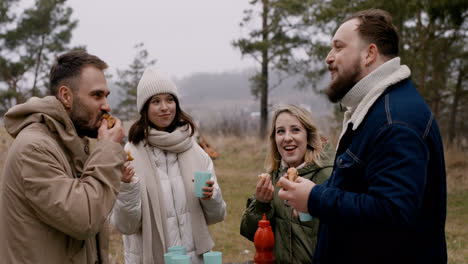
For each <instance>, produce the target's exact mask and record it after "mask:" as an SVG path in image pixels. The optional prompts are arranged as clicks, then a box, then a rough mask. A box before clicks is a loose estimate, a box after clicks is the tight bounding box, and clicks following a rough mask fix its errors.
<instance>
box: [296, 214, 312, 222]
mask: <svg viewBox="0 0 468 264" xmlns="http://www.w3.org/2000/svg"><path fill="white" fill-rule="evenodd" d="M299 219H301V221H302V222H307V221H312V219H313V217H312V216H311V215H310V214H309V213H301V212H299Z"/></svg>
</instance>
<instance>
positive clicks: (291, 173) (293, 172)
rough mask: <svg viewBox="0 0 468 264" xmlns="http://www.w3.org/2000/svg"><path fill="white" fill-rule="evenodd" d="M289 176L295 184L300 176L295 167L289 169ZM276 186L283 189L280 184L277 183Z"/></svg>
mask: <svg viewBox="0 0 468 264" xmlns="http://www.w3.org/2000/svg"><path fill="white" fill-rule="evenodd" d="M286 173H287V175H288V179H289V180H290V181H292V182H295V181H296V179H297V177H298V176H299V174H298V172H297V169H296V168H294V167H291V168H289V169H288V171H287V172H286ZM276 186H278V187H281V184H280V183H279V182H277V183H276Z"/></svg>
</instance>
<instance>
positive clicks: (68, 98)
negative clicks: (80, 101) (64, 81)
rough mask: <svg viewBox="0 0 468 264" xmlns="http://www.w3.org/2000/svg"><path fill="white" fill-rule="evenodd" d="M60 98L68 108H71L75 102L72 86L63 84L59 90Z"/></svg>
mask: <svg viewBox="0 0 468 264" xmlns="http://www.w3.org/2000/svg"><path fill="white" fill-rule="evenodd" d="M58 99H59V100H60V102H62V104H63V106H64V107H65V109H66V110H70V109H71V107H72V104H73V93H72V90H71V89H70V87H68V86H65V85H62V86H60V88H59V90H58Z"/></svg>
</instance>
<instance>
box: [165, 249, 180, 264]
mask: <svg viewBox="0 0 468 264" xmlns="http://www.w3.org/2000/svg"><path fill="white" fill-rule="evenodd" d="M176 255H177V253H176V252H167V253H164V264H172V257H173V256H176Z"/></svg>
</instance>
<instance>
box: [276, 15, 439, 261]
mask: <svg viewBox="0 0 468 264" xmlns="http://www.w3.org/2000/svg"><path fill="white" fill-rule="evenodd" d="M332 41H333V43H332V49H331V51H330V52H329V54H328V56H327V59H326V62H327V64H328V69H329V71H330V73H331V83H330V85H329V87H328V89H327V91H326V93H327V96H328V98H329V99H330V101H332V102H340V103H341V104H342V105H344V106H346V108H347V111H346V112H345V115H344V120H343V129H342V133H341V136H340V140H339V143H338V148H337V153H336V158H335V163H334V168H333V172H332V175H331V177H330V179H329V180H328V181H326V182H325V183H323V184H320V185H316V184H315V183H313V182H312V181H309V180H306V179H302V178H299V179H298V180H297V181H296V182H294V183H293V182H289V181H288V180H287V179H286V178H285V177H283V178H282V179H281V180H280V183H281V185H282V186H283V187H284V188H285V189H281V190H280V192H279V197H280V198H281V199H284V200H288V201H289V204H290V205H291V206H293V207H294V208H295V209H296V210H297V211H301V212H309V213H310V214H311V215H312V216H314V217H318V218H319V219H320V229H319V234H318V244H317V248H316V252H315V255H314V259H313V263H411V264H414V263H447V246H446V242H445V217H446V197H447V192H446V175H445V162H444V152H443V145H442V139H441V136H440V132H439V128H438V126H437V122H436V120H435V119H434V116H433V114H432V112H431V111H430V109H429V107H428V106H427V104H426V103H425V101H424V99H423V98H422V96H421V95H420V94H419V93H418V92H417V90H416V89H415V87H414V85H413V84H412V82H411V80H410V76H411V71H410V69H409V68H408V67H407V66H405V65H401V64H400V58H399V57H398V44H399V37H398V33H397V30H396V28H395V26H394V25H393V24H392V22H391V16H390V15H389V14H388V13H387V12H385V11H383V10H378V9H370V10H364V11H360V12H358V13H356V14H353V15H352V16H351V17H349V18H347V19H345V20H344V22H343V23H342V24H341V26H340V27H339V28H338V30H337V31H336V33H335V35H334V37H333V40H332ZM286 189H287V190H286Z"/></svg>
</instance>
